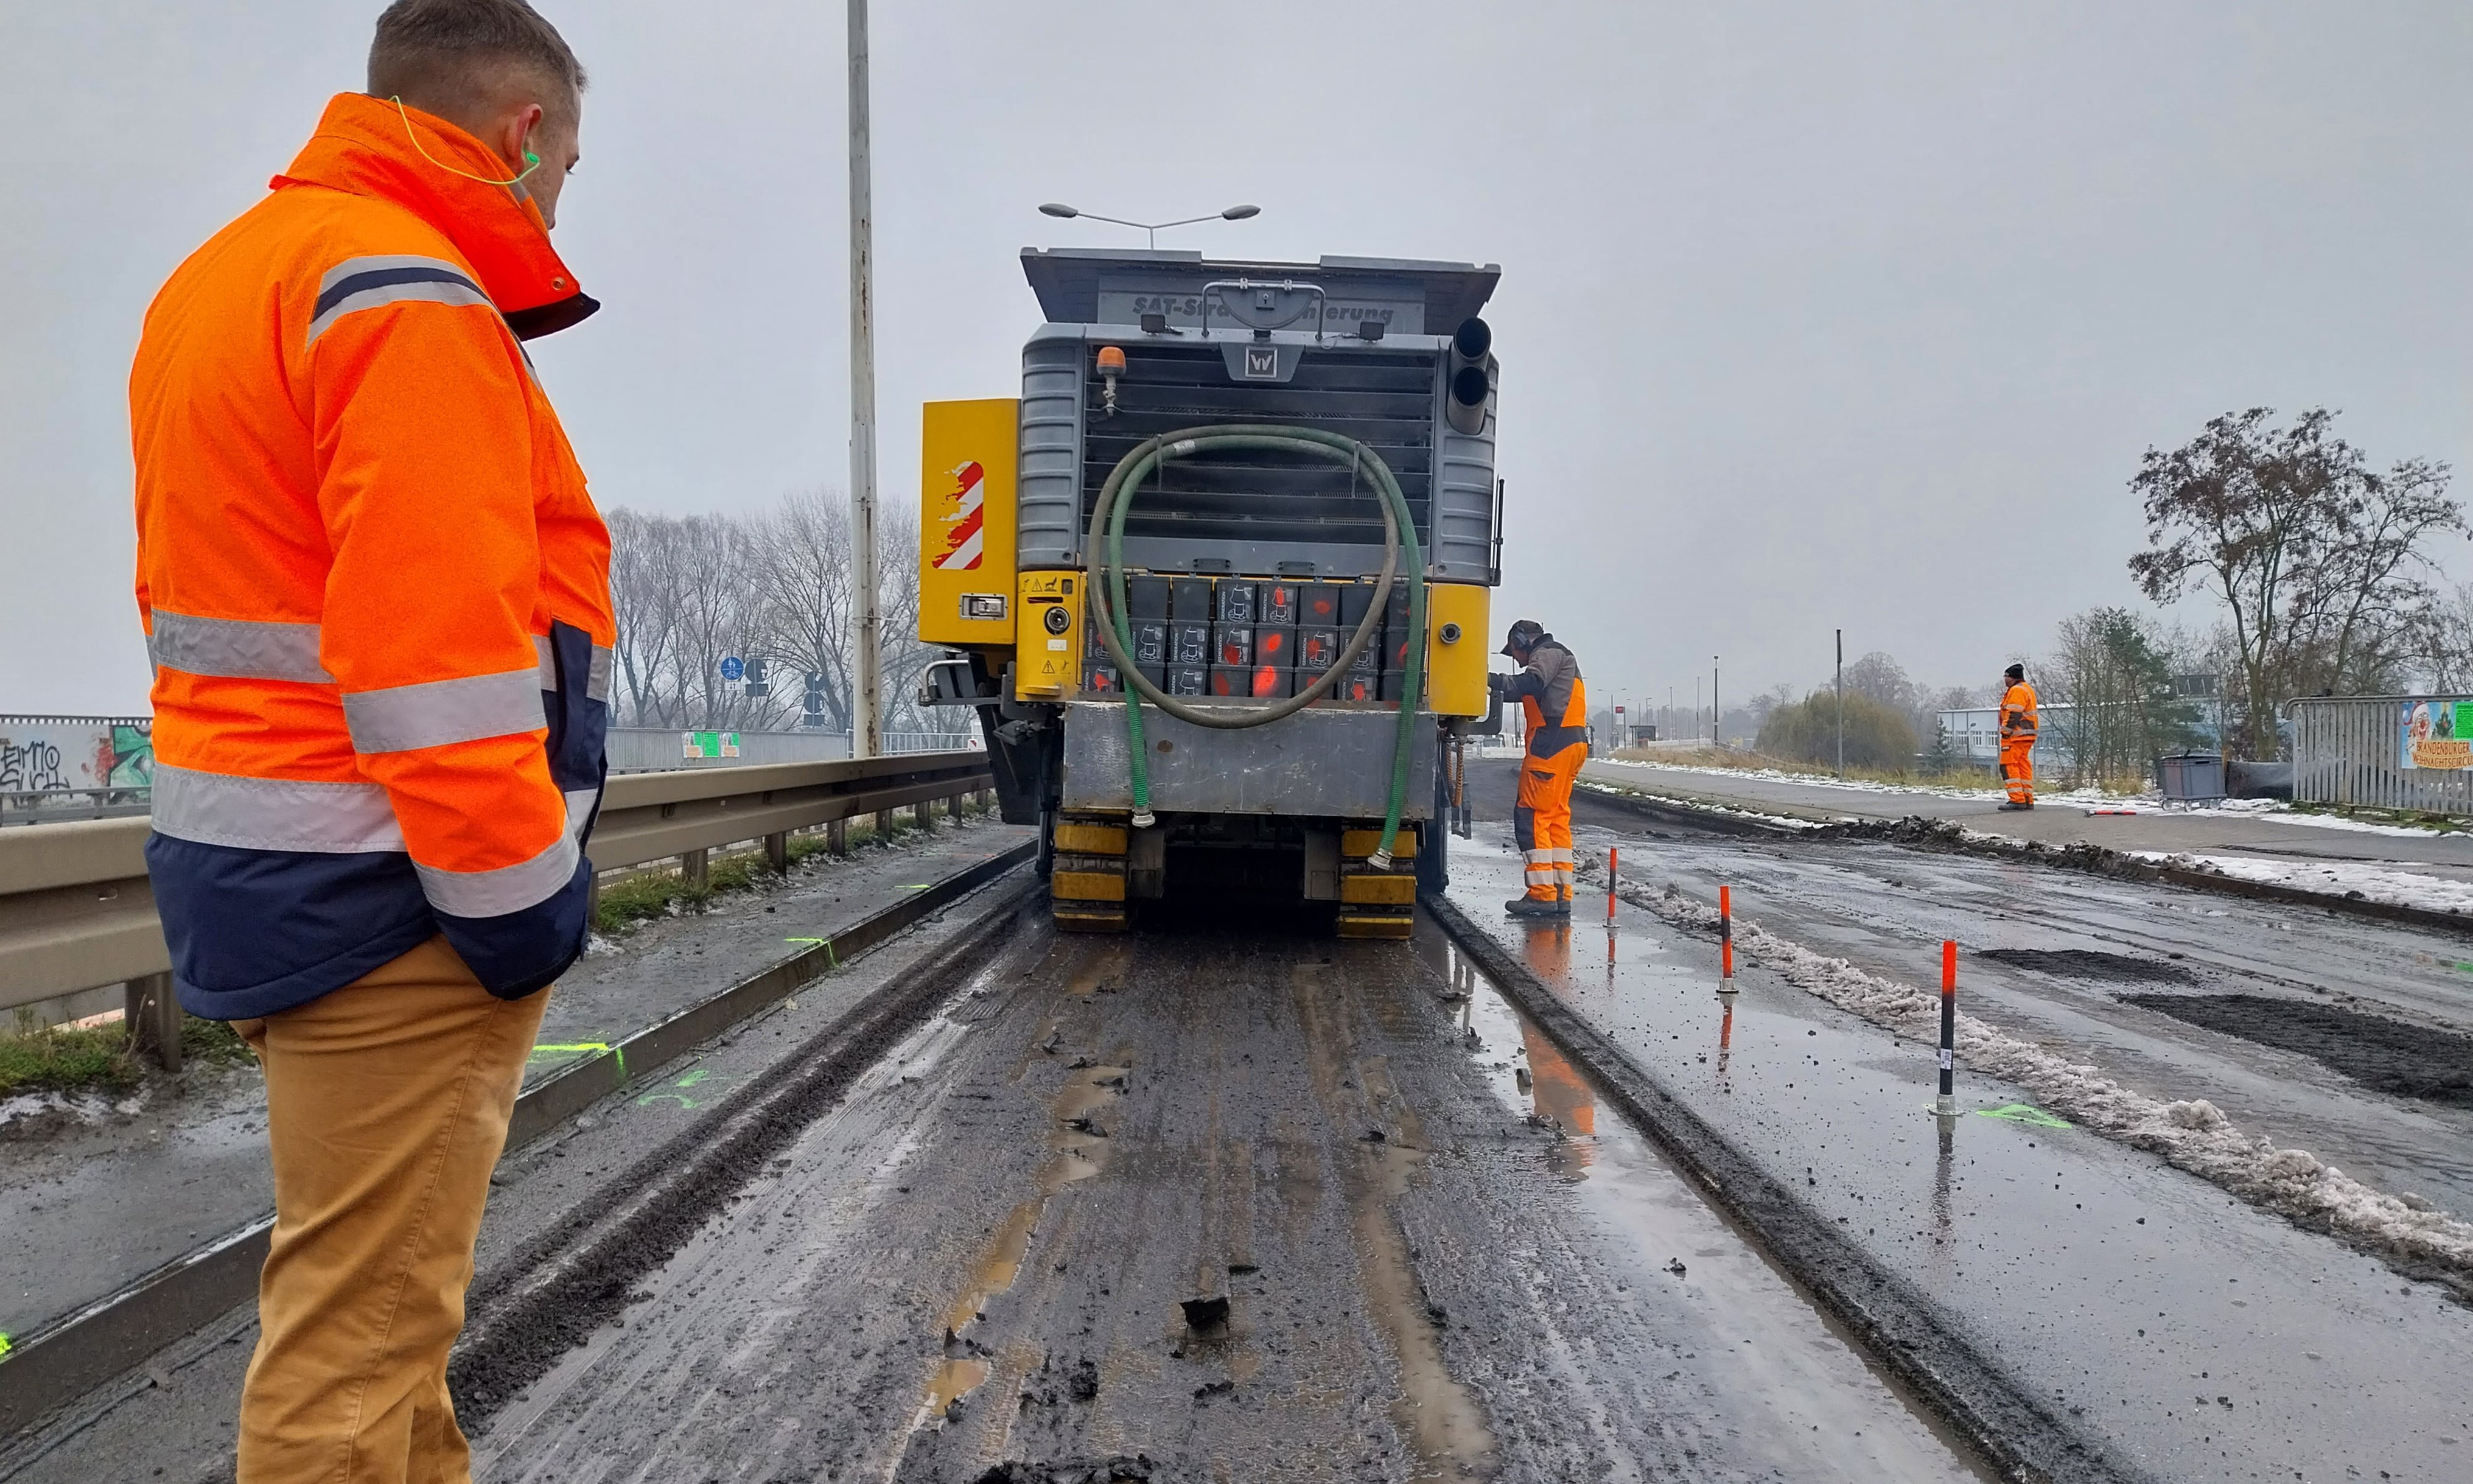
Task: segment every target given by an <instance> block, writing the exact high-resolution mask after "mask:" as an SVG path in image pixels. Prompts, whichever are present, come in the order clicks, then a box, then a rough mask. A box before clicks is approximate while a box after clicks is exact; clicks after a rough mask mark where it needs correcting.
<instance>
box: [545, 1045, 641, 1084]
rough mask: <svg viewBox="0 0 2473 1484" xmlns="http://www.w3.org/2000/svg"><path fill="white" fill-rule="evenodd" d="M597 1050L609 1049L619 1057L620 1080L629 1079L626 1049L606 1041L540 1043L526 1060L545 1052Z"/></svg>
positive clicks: (573, 1053)
mask: <svg viewBox="0 0 2473 1484" xmlns="http://www.w3.org/2000/svg"><path fill="white" fill-rule="evenodd" d="M595 1051H607V1052H609V1053H610V1054H611V1055H612V1056H613V1057H615V1058H617V1059H618V1080H619V1081H621V1082H624V1081H626V1080H627V1052H626V1049H625V1048H624V1047H622V1046H613V1045H612V1044H610V1043H609V1042H608V1041H568V1042H566V1043H565V1044H563V1045H539V1046H535V1047H533V1049H532V1050H531V1052H530V1053H529V1054H527V1055H526V1056H525V1058H524V1060H526V1061H530V1060H532V1058H533V1057H537V1056H540V1055H542V1054H544V1053H546V1054H548V1055H552V1056H560V1055H564V1056H589V1055H591V1054H592V1053H593V1052H595Z"/></svg>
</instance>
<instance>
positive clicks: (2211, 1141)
mask: <svg viewBox="0 0 2473 1484" xmlns="http://www.w3.org/2000/svg"><path fill="white" fill-rule="evenodd" d="M1621 895H1622V898H1623V899H1624V900H1625V901H1628V902H1631V903H1632V904H1633V905H1635V906H1639V907H1644V908H1645V909H1647V910H1648V911H1650V912H1653V913H1655V914H1657V915H1658V916H1659V917H1660V918H1663V919H1664V920H1666V921H1667V922H1672V923H1675V924H1676V925H1678V926H1683V927H1690V928H1694V929H1698V930H1701V931H1707V932H1715V931H1716V930H1717V909H1716V908H1714V907H1711V906H1708V905H1706V904H1705V903H1702V902H1698V901H1694V900H1693V899H1691V898H1687V897H1685V896H1683V895H1682V894H1681V892H1679V891H1678V890H1676V889H1675V888H1674V887H1672V886H1669V887H1668V888H1667V889H1666V892H1665V894H1664V895H1663V896H1651V895H1650V894H1648V893H1646V892H1643V891H1637V890H1634V891H1626V892H1623V893H1622V894H1621ZM1734 932H1735V945H1736V946H1737V947H1738V948H1739V949H1741V950H1742V951H1743V952H1745V953H1746V954H1748V955H1750V956H1751V957H1752V958H1754V959H1755V960H1757V961H1758V962H1759V963H1760V964H1761V965H1762V966H1763V967H1765V968H1767V969H1774V970H1776V971H1777V972H1778V973H1779V974H1780V975H1781V976H1783V977H1784V978H1785V979H1786V981H1787V982H1788V983H1789V984H1791V985H1793V986H1794V987H1795V988H1797V989H1799V990H1803V991H1805V992H1806V993H1812V994H1816V995H1818V996H1819V997H1820V998H1822V999H1825V1000H1827V1001H1829V1002H1830V1003H1831V1004H1833V1005H1836V1006H1837V1007H1838V1008H1839V1009H1841V1010H1844V1011H1847V1012H1849V1013H1850V1014H1853V1015H1856V1016H1859V1017H1862V1018H1863V1019H1865V1020H1868V1021H1870V1022H1871V1023H1873V1024H1874V1025H1878V1026H1881V1027H1883V1028H1884V1029H1886V1030H1889V1031H1893V1032H1896V1033H1897V1034H1899V1035H1901V1036H1910V1037H1913V1038H1914V1039H1916V1040H1917V1041H1924V1042H1926V1043H1931V1042H1933V1041H1936V1040H1937V1039H1938V1038H1939V1035H1940V995H1939V993H1937V992H1934V991H1927V990H1924V989H1922V988H1919V987H1917V986H1914V985H1909V984H1900V983H1897V982H1895V981H1892V980H1888V979H1883V978H1880V977H1878V976H1877V975H1874V974H1870V973H1867V972H1865V971H1864V970H1862V969H1858V968H1856V967H1855V966H1854V965H1852V964H1849V963H1847V962H1846V961H1845V960H1844V959H1838V958H1828V957H1824V956H1822V955H1821V954H1818V953H1814V952H1813V951H1812V950H1811V949H1809V948H1806V947H1803V946H1802V945H1798V944H1795V943H1791V942H1789V941H1788V940H1786V939H1784V938H1781V937H1778V936H1777V935H1776V934H1774V933H1771V932H1768V931H1767V930H1766V929H1765V928H1763V927H1761V926H1760V925H1759V924H1758V923H1756V922H1748V921H1746V920H1744V919H1743V918H1741V917H1738V918H1736V919H1735V924H1734ZM1957 1052H1958V1055H1959V1056H1960V1057H1961V1058H1963V1059H1964V1061H1965V1062H1966V1065H1969V1066H1971V1067H1974V1068H1975V1069H1977V1070H1979V1071H1982V1072H1985V1073H1988V1074H1990V1075H1992V1076H1996V1077H2000V1078H2004V1079H2005V1080H2007V1081H2011V1082H2015V1083H2018V1084H2019V1085H2021V1086H2023V1087H2025V1088H2027V1089H2029V1090H2031V1091H2032V1092H2033V1093H2034V1094H2035V1096H2036V1098H2037V1099H2038V1100H2039V1101H2040V1102H2041V1103H2042V1104H2043V1105H2044V1106H2045V1107H2048V1108H2050V1109H2052V1110H2053V1112H2055V1113H2061V1114H2064V1115H2066V1116H2068V1117H2069V1118H2071V1119H2072V1120H2074V1121H2075V1122H2077V1123H2078V1124H2079V1125H2080V1126H2082V1127H2085V1128H2088V1129H2092V1130H2094V1131H2096V1132H2098V1133H2100V1134H2103V1135H2105V1136H2107V1137H2112V1138H2117V1139H2120V1140H2122V1141H2123V1142H2125V1143H2128V1144H2132V1145H2135V1146H2136V1147H2138V1148H2141V1149H2145V1150H2148V1151H2149V1152H2151V1153H2154V1154H2158V1155H2161V1156H2162V1157H2163V1158H2164V1159H2165V1160H2166V1161H2168V1162H2170V1163H2172V1164H2173V1165H2176V1166H2178V1167H2179V1168H2181V1169H2184V1170H2187V1171H2189V1172H2190V1173H2191V1174H2194V1175H2197V1176H2199V1177H2200V1178H2202V1179H2205V1180H2209V1181H2212V1182H2214V1183H2215V1184H2217V1185H2221V1186H2222V1187H2224V1188H2225V1189H2227V1190H2229V1191H2231V1192H2232V1193H2234V1194H2235V1195H2238V1196H2240V1197H2241V1198H2242V1199H2244V1200H2245V1201H2248V1202H2250V1203H2251V1204H2252V1205H2255V1206H2261V1207H2264V1208H2266V1209H2269V1210H2272V1211H2276V1212H2278V1213H2280V1214H2282V1215H2285V1216H2287V1217H2291V1218H2293V1219H2294V1220H2297V1221H2301V1222H2304V1223H2306V1224H2310V1225H2314V1226H2316V1225H2320V1224H2323V1225H2325V1226H2326V1227H2328V1228H2331V1229H2333V1230H2334V1231H2336V1232H2337V1233H2341V1234H2342V1235H2343V1236H2345V1237H2347V1238H2349V1239H2351V1240H2353V1241H2355V1242H2358V1243H2360V1244H2362V1245H2364V1246H2365V1247H2368V1248H2371V1249H2372V1250H2375V1251H2382V1252H2387V1253H2389V1254H2392V1255H2394V1256H2396V1257H2403V1258H2408V1259H2412V1260H2414V1261H2418V1262H2426V1263H2435V1264H2438V1265H2442V1266H2444V1267H2446V1268H2448V1269H2449V1270H2451V1271H2454V1272H2457V1273H2468V1272H2473V1223H2467V1222H2463V1221H2460V1220H2457V1219H2456V1218H2455V1217H2452V1216H2449V1215H2446V1214H2444V1213H2442V1212H2439V1211H2437V1210H2433V1209H2428V1207H2429V1203H2428V1202H2426V1201H2415V1202H2413V1203H2408V1202H2406V1201H2403V1200H2399V1199H2397V1198H2396V1197H2394V1196H2391V1195H2388V1194H2386V1193H2384V1192H2382V1191H2378V1190H2374V1189H2372V1188H2370V1187H2369V1186H2367V1185H2363V1184H2362V1183H2361V1182H2360V1181H2358V1180H2355V1179H2353V1178H2352V1177H2351V1176H2349V1175H2346V1174H2345V1173H2344V1172H2343V1171H2341V1170H2340V1169H2337V1168H2336V1167H2335V1166H2333V1165H2330V1164H2325V1163H2322V1162H2321V1161H2319V1160H2318V1158H2317V1156H2315V1155H2313V1154H2311V1153H2310V1152H2309V1151H2307V1150H2303V1149H2279V1148H2277V1147H2276V1146H2275V1144H2274V1142H2273V1141H2272V1140H2269V1139H2266V1138H2260V1137H2253V1136H2251V1135H2248V1134H2245V1133H2243V1132H2242V1131H2241V1129H2240V1128H2238V1127H2237V1126H2235V1125H2234V1123H2233V1122H2232V1120H2231V1119H2229V1118H2227V1117H2225V1116H2224V1114H2223V1113H2222V1112H2221V1111H2220V1110H2219V1109H2217V1108H2216V1106H2215V1105H2214V1104H2212V1103H2209V1102H2207V1101H2206V1100H2204V1099H2203V1098H2201V1099H2194V1100H2191V1101H2188V1102H2164V1101H2162V1100H2160V1099H2157V1098H2152V1097H2149V1096H2147V1095H2146V1094H2145V1093H2142V1092H2133V1091H2131V1090H2130V1089H2127V1088H2125V1087H2123V1086H2122V1085H2121V1084H2119V1083H2117V1082H2114V1081H2113V1080H2112V1079H2110V1078H2108V1077H2106V1076H2104V1075H2103V1072H2102V1070H2101V1068H2098V1067H2094V1066H2087V1065H2079V1064H2077V1063H2074V1062H2071V1061H2068V1060H2067V1059H2065V1058H2062V1057H2059V1056H2056V1055H2054V1054H2053V1053H2052V1052H2051V1051H2048V1050H2046V1049H2044V1048H2043V1047H2041V1046H2038V1045H2035V1044H2033V1043H2031V1042H2029V1041H2021V1040H2020V1039H2018V1038H2017V1037H2015V1036H2011V1035H2008V1034H2007V1033H2005V1032H2004V1031H2001V1030H1998V1029H1996V1028H1994V1027H1993V1026H1991V1025H1988V1024H1986V1023H1985V1022H1983V1021H1982V1020H1980V1019H1978V1018H1976V1017H1974V1016H1971V1015H1967V1014H1964V1013H1963V1012H1961V1013H1960V1014H1959V1015H1958V1017H1957Z"/></svg>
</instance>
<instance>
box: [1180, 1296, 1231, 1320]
mask: <svg viewBox="0 0 2473 1484" xmlns="http://www.w3.org/2000/svg"><path fill="white" fill-rule="evenodd" d="M1177 1307H1179V1308H1181V1309H1183V1310H1185V1327H1186V1328H1188V1329H1216V1328H1220V1327H1221V1326H1223V1325H1225V1324H1227V1323H1228V1296H1227V1295H1226V1294H1224V1293H1223V1294H1219V1295H1216V1296H1214V1297H1212V1298H1205V1299H1186V1300H1184V1301H1182V1302H1181V1303H1179V1304H1177Z"/></svg>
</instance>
